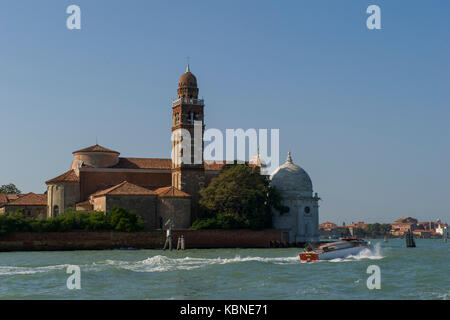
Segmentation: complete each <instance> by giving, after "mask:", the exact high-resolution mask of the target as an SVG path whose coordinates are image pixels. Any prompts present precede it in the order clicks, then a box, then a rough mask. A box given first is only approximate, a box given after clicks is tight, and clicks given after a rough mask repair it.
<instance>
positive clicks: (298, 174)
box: [270, 152, 313, 198]
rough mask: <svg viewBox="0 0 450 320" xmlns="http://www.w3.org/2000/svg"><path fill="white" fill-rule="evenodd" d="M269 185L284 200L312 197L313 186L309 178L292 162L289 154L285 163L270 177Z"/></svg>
mask: <svg viewBox="0 0 450 320" xmlns="http://www.w3.org/2000/svg"><path fill="white" fill-rule="evenodd" d="M270 184H271V186H273V187H275V188H276V189H277V190H278V191H279V192H280V193H281V195H282V196H283V197H284V198H286V197H287V198H290V197H292V198H296V197H312V193H313V186H312V182H311V178H310V177H309V175H308V174H307V173H306V171H305V170H303V169H302V168H301V167H299V166H297V165H295V164H294V163H293V162H292V158H291V153H290V152H289V153H288V157H287V159H286V162H285V163H284V164H283V165H281V166H280V167H278V169H276V170H275V172H274V173H272V175H271V176H270Z"/></svg>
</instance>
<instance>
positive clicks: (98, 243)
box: [0, 230, 281, 252]
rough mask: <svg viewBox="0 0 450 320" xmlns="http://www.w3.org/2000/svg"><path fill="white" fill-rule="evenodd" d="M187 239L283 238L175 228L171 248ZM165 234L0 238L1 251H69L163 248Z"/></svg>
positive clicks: (237, 243) (193, 244)
mask: <svg viewBox="0 0 450 320" xmlns="http://www.w3.org/2000/svg"><path fill="white" fill-rule="evenodd" d="M181 235H183V236H184V238H185V243H186V249H203V248H205V249H206V248H269V247H270V242H271V241H272V242H273V241H280V239H281V233H280V231H278V230H261V231H252V230H174V231H173V236H172V247H173V248H174V249H176V247H177V241H178V237H180V236H181ZM165 237H166V233H165V231H164V230H156V231H151V232H135V233H126V232H109V231H108V232H86V231H80V232H49V233H30V232H19V233H13V234H10V235H7V236H3V237H0V252H5V251H70V250H107V249H121V248H136V249H162V248H163V246H164V242H165Z"/></svg>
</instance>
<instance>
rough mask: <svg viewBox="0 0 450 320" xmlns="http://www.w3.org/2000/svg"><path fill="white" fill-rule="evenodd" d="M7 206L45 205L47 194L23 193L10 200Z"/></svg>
mask: <svg viewBox="0 0 450 320" xmlns="http://www.w3.org/2000/svg"><path fill="white" fill-rule="evenodd" d="M7 205H8V206H46V205H47V195H46V194H36V193H33V192H30V193H27V194H24V195H23V196H21V197H19V198H17V199H15V200H12V201H10V202H9V203H8V204H7Z"/></svg>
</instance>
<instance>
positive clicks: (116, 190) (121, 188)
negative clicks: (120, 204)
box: [91, 181, 155, 197]
mask: <svg viewBox="0 0 450 320" xmlns="http://www.w3.org/2000/svg"><path fill="white" fill-rule="evenodd" d="M107 194H108V195H124V196H125V195H139V196H148V195H155V192H153V191H151V190H149V189H146V188H143V187H140V186H137V185H135V184H132V183H129V182H127V181H124V182H122V183H120V184H118V185H116V186H114V187H111V188H108V189H105V190H100V191H98V192H96V193H94V194H92V195H91V196H92V197H100V196H104V195H107Z"/></svg>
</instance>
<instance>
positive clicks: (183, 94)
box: [177, 64, 198, 99]
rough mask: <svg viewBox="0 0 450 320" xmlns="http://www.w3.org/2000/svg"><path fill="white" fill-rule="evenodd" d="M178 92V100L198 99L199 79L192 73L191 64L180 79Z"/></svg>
mask: <svg viewBox="0 0 450 320" xmlns="http://www.w3.org/2000/svg"><path fill="white" fill-rule="evenodd" d="M177 92H178V98H189V99H197V98H198V87H197V78H196V77H195V76H194V74H192V73H191V70H190V68H189V64H188V65H187V68H186V72H185V73H183V74H182V75H181V77H180V82H179V83H178V90H177Z"/></svg>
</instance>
